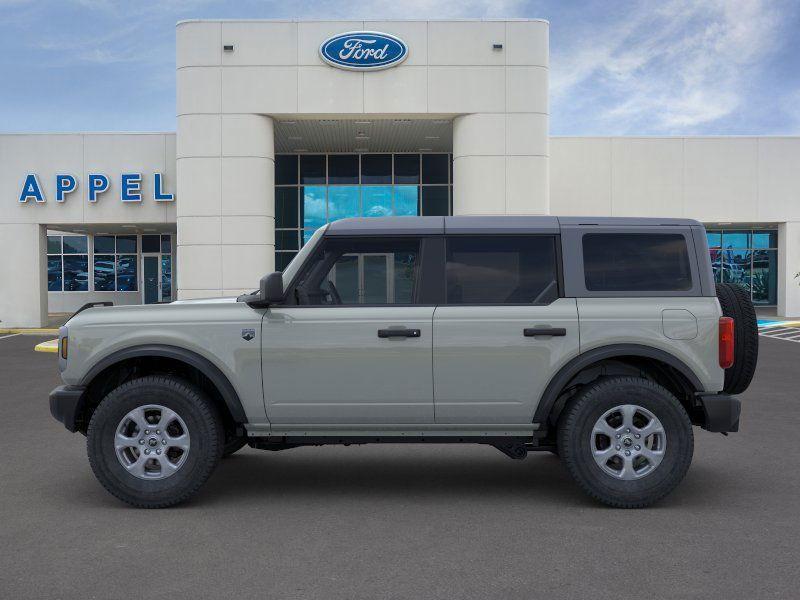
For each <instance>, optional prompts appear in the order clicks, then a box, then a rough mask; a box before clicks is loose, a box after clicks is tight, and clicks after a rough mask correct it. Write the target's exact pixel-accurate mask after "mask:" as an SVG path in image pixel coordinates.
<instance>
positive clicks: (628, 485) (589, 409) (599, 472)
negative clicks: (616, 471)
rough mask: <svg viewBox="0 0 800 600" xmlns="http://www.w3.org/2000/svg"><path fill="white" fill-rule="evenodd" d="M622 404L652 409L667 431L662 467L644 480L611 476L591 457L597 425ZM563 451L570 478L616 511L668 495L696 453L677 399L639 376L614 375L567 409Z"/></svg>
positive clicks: (561, 432) (561, 423) (594, 385)
mask: <svg viewBox="0 0 800 600" xmlns="http://www.w3.org/2000/svg"><path fill="white" fill-rule="evenodd" d="M623 404H636V405H639V406H641V407H642V408H644V409H646V410H648V411H650V412H651V413H652V414H653V415H655V416H656V417H657V418H658V420H659V421H660V422H661V424H662V426H663V428H664V432H665V437H666V446H665V450H664V456H663V458H662V460H661V463H660V464H659V465H658V466H657V467H656V468H655V469H653V470H652V472H650V473H648V474H646V475H644V476H643V477H641V478H639V479H631V480H623V479H619V478H617V477H615V476H613V475H610V474H608V473H606V472H605V471H604V470H603V469H602V468H601V467H600V466H599V465H598V464H597V462H595V460H594V458H593V456H592V450H591V446H590V443H591V441H592V431H593V428H594V426H595V423H596V422H597V421H598V420H599V419H600V418H601V416H603V414H604V413H605V412H606V411H609V410H611V409H613V408H615V407H616V406H619V405H623ZM612 443H613V442H612ZM558 451H559V456H560V457H561V461H562V462H563V464H564V466H565V467H566V468H567V470H568V471H569V473H570V475H572V477H573V479H575V481H576V482H577V483H578V485H579V486H580V487H581V488H583V490H584V491H585V492H586V493H587V494H589V495H590V496H591V497H592V498H595V499H596V500H599V501H600V502H602V503H604V504H607V505H609V506H613V507H617V508H642V507H645V506H649V505H650V504H653V503H654V502H656V501H658V500H660V499H661V498H663V497H664V496H666V495H667V494H669V493H670V492H671V491H672V490H673V489H674V488H675V486H677V485H678V484H679V483H680V482H681V480H682V479H683V477H684V476H685V475H686V471H687V470H688V469H689V465H690V464H691V462H692V455H693V453H694V436H693V433H692V423H691V421H690V420H689V416H688V415H687V414H686V411H685V410H684V408H683V406H681V404H680V402H678V400H677V399H676V398H675V396H673V395H672V394H670V393H669V392H668V391H667V390H666V389H664V388H663V387H661V386H660V385H658V384H656V383H654V382H652V381H650V380H648V379H643V378H638V377H612V378H608V379H604V380H600V381H598V382H596V383H592V384H589V385H587V386H586V387H585V388H584V389H583V390H582V391H581V392H580V393H579V394H577V395H576V397H575V398H573V399H572V400H571V401H570V402H569V403H568V404H567V406H565V407H564V410H563V412H562V413H561V416H560V418H559V425H558Z"/></svg>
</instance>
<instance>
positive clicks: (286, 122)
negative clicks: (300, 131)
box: [280, 121, 297, 125]
mask: <svg viewBox="0 0 800 600" xmlns="http://www.w3.org/2000/svg"><path fill="white" fill-rule="evenodd" d="M280 123H281V125H297V121H281V122H280Z"/></svg>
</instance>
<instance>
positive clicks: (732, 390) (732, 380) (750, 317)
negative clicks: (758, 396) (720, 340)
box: [717, 283, 758, 394]
mask: <svg viewBox="0 0 800 600" xmlns="http://www.w3.org/2000/svg"><path fill="white" fill-rule="evenodd" d="M717 299H718V300H719V305H720V307H721V308H722V314H723V315H724V316H726V317H731V318H732V319H733V344H734V346H733V366H732V367H731V368H730V369H725V385H724V387H723V391H725V392H727V393H728V394H741V393H742V392H744V391H745V390H746V389H747V388H748V387H749V385H750V382H751V381H752V380H753V375H754V374H755V372H756V364H757V363H758V318H757V316H756V309H755V308H754V307H753V302H752V301H751V300H750V294H749V293H748V292H747V290H745V289H744V288H743V287H741V286H739V285H736V284H733V283H718V284H717Z"/></svg>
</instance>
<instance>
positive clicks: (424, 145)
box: [0, 20, 800, 327]
mask: <svg viewBox="0 0 800 600" xmlns="http://www.w3.org/2000/svg"><path fill="white" fill-rule="evenodd" d="M176 66H177V120H178V131H177V134H174V133H141V134H139V133H75V134H6V135H0V281H2V284H1V285H2V293H0V320H1V321H2V323H0V327H8V326H40V325H42V324H44V323H46V322H47V320H48V313H64V312H69V311H73V310H76V309H77V308H78V307H80V306H81V305H83V304H84V303H86V302H90V301H104V300H108V301H112V302H114V303H115V304H120V303H124V304H138V303H149V302H164V301H170V300H172V299H175V298H197V297H212V296H221V295H234V294H239V293H242V292H244V291H250V290H252V289H254V288H255V287H256V286H257V285H258V281H259V279H260V278H261V276H262V275H264V274H265V273H267V272H269V271H271V270H273V269H275V268H277V269H282V268H283V267H284V266H285V265H286V264H287V263H288V261H290V260H291V259H292V257H293V256H294V254H295V253H296V252H297V251H298V250H299V248H300V247H302V245H303V243H304V242H305V241H306V240H308V238H309V237H310V235H311V234H312V233H313V232H314V231H315V230H316V229H317V228H319V227H320V226H322V225H324V224H325V223H328V222H331V221H333V220H336V219H339V218H343V217H350V216H384V215H447V214H506V215H521V214H555V215H585V216H609V215H613V216H662V217H690V218H695V219H698V220H701V221H703V222H704V223H706V225H707V227H708V229H709V247H710V248H711V253H712V262H713V264H714V271H715V275H716V277H717V278H718V280H722V281H732V282H736V283H740V284H742V285H744V286H746V287H747V288H748V289H749V290H750V293H751V295H752V297H753V300H754V301H755V302H756V303H757V304H760V305H762V306H774V307H775V309H774V310H776V311H777V313H778V314H781V315H792V316H797V315H800V286H798V285H797V283H796V280H794V277H793V275H794V272H795V271H798V270H800V169H798V168H797V165H798V164H800V138H793V137H702V138H700V137H662V138H654V137H614V138H609V137H604V138H597V137H593V138H580V137H572V138H550V137H549V135H548V114H549V106H548V69H549V61H548V24H547V22H545V21H539V20H509V21H486V20H483V21H384V22H369V21H341V22H337V21H325V22H304V21H303V22H298V21H187V22H182V23H179V24H178V26H177V65H176Z"/></svg>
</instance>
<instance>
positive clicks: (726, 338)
mask: <svg viewBox="0 0 800 600" xmlns="http://www.w3.org/2000/svg"><path fill="white" fill-rule="evenodd" d="M719 366H720V367H722V368H723V369H730V368H731V367H732V366H733V319H731V318H730V317H720V318H719Z"/></svg>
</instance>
